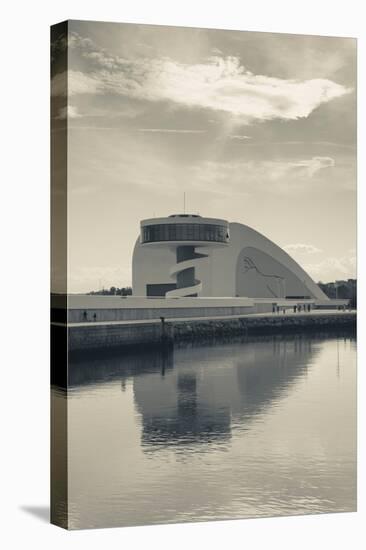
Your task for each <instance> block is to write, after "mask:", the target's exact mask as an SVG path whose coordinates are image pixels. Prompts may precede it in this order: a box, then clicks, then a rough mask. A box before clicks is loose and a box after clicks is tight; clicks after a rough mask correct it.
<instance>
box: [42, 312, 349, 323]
mask: <svg viewBox="0 0 366 550" xmlns="http://www.w3.org/2000/svg"><path fill="white" fill-rule="evenodd" d="M347 314H353V315H356V310H354V309H353V310H346V311H338V310H334V309H314V310H312V311H310V312H304V311H301V312H300V313H299V312H297V313H294V312H293V311H292V310H289V311H286V313H282V312H280V313H271V312H269V313H247V314H243V315H221V316H215V317H174V318H173V317H165V322H166V323H179V322H182V321H189V322H191V321H221V320H223V319H242V318H263V317H279V318H285V317H308V316H322V315H323V316H327V317H328V316H329V315H337V316H342V315H347ZM157 323H159V324H160V323H161V320H160V319H138V320H126V321H86V322H82V323H68V325H67V326H68V327H70V328H72V327H90V326H91V325H93V326H94V325H96V326H104V325H126V326H127V325H153V324H157ZM52 324H53V325H56V326H65V323H52Z"/></svg>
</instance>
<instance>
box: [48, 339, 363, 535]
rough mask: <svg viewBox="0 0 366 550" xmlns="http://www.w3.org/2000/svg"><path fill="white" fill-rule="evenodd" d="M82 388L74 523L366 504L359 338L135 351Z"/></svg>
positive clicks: (72, 399)
mask: <svg viewBox="0 0 366 550" xmlns="http://www.w3.org/2000/svg"><path fill="white" fill-rule="evenodd" d="M69 384H71V389H70V390H69V393H68V430H69V431H68V440H69V446H68V475H69V493H68V496H69V521H70V527H71V528H86V527H107V526H122V525H141V524H153V523H172V522H180V521H201V520H213V519H233V518H245V517H258V516H274V515H291V514H306V513H319V512H341V511H353V510H355V508H356V343H355V339H354V338H353V337H352V336H349V335H340V336H337V337H335V336H329V335H328V336H327V335H324V336H313V335H310V336H309V335H296V336H292V337H289V338H285V337H267V338H261V337H258V338H252V339H251V340H248V341H245V342H234V343H232V342H231V343H221V344H213V345H212V344H211V345H201V346H197V345H195V346H186V347H181V348H178V349H177V348H175V349H174V351H173V350H170V351H166V352H164V353H163V352H162V351H161V350H155V351H149V350H143V349H142V350H141V351H139V352H135V353H129V354H126V353H125V352H124V353H122V352H121V353H120V354H117V355H116V354H115V355H113V356H110V355H109V356H104V357H103V356H98V357H94V358H88V360H83V361H81V360H75V361H73V362H72V363H71V365H70V370H69ZM55 398H56V399H57V397H55ZM58 398H60V399H61V397H58Z"/></svg>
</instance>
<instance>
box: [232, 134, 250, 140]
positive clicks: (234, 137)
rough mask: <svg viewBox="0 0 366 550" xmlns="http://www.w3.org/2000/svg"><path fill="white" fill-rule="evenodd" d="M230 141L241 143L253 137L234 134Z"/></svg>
mask: <svg viewBox="0 0 366 550" xmlns="http://www.w3.org/2000/svg"><path fill="white" fill-rule="evenodd" d="M228 138H229V139H238V140H239V141H246V140H247V139H252V138H251V136H244V135H238V134H236V135H235V134H234V135H233V134H232V135H229V136H228Z"/></svg>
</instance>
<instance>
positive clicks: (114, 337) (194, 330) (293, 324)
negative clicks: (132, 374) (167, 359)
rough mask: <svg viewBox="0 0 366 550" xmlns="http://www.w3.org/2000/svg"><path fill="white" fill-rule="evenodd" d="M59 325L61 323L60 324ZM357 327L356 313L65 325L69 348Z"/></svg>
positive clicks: (146, 343) (86, 348)
mask: <svg viewBox="0 0 366 550" xmlns="http://www.w3.org/2000/svg"><path fill="white" fill-rule="evenodd" d="M60 328H61V327H60ZM344 328H349V329H352V330H356V313H355V312H350V313H348V312H347V313H343V312H342V313H327V314H325V313H324V314H321V313H317V314H311V313H308V314H303V315H302V314H297V315H283V316H281V315H279V316H276V315H268V316H266V315H258V316H255V315H253V316H250V317H248V316H246V317H241V318H236V319H218V320H215V319H211V320H195V319H189V320H188V319H187V320H186V321H185V320H183V321H171V322H165V323H164V324H162V323H160V322H156V321H154V322H150V323H149V322H148V323H138V324H137V323H135V324H134V323H131V324H128V323H127V324H126V323H124V324H118V323H117V324H93V323H90V324H85V323H84V324H80V325H73V326H70V325H69V326H68V329H67V330H68V348H69V350H70V351H71V352H73V351H82V350H93V349H98V348H103V349H108V348H116V347H123V346H134V345H149V344H159V343H161V342H177V341H180V340H189V339H192V340H199V339H205V338H208V337H220V336H225V337H229V336H231V335H232V336H234V335H235V336H237V335H243V336H245V335H250V334H272V333H288V332H296V331H297V332H302V331H321V330H324V329H326V330H342V329H344Z"/></svg>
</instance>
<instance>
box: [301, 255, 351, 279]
mask: <svg viewBox="0 0 366 550" xmlns="http://www.w3.org/2000/svg"><path fill="white" fill-rule="evenodd" d="M356 265H357V260H356V256H344V257H336V258H335V257H332V256H331V257H329V258H324V259H323V260H322V261H320V262H318V263H315V264H311V263H309V264H305V265H303V267H304V269H305V271H307V272H308V273H309V274H310V276H311V277H313V279H315V280H317V281H319V280H320V281H334V280H341V279H353V278H355V277H356Z"/></svg>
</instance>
